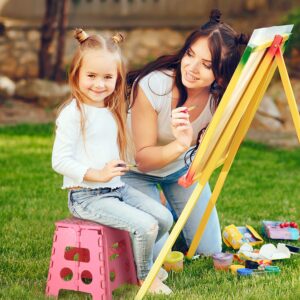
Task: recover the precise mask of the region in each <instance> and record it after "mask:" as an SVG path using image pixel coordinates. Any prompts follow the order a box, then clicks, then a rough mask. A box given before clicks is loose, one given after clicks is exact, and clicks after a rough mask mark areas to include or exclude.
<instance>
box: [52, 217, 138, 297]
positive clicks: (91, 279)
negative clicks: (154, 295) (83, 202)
mask: <svg viewBox="0 0 300 300" xmlns="http://www.w3.org/2000/svg"><path fill="white" fill-rule="evenodd" d="M55 226H56V229H55V233H54V238H53V246H52V254H51V260H50V267H49V272H48V280H47V286H46V295H48V296H55V297H58V293H59V290H61V289H64V290H73V291H80V292H85V293H90V294H92V296H93V299H94V300H96V299H97V300H111V299H112V291H113V290H114V289H116V288H117V287H119V286H120V285H121V284H123V283H131V284H136V283H137V278H136V271H135V265H134V260H133V255H132V248H131V241H130V237H129V234H128V232H127V231H123V230H118V229H114V228H110V227H107V226H104V225H101V224H98V223H95V222H91V221H85V220H81V219H77V218H71V219H65V220H62V221H58V222H56V223H55Z"/></svg>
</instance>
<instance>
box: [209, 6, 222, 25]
mask: <svg viewBox="0 0 300 300" xmlns="http://www.w3.org/2000/svg"><path fill="white" fill-rule="evenodd" d="M221 15H222V14H221V12H220V11H219V10H218V9H213V10H212V11H211V12H210V16H209V21H210V22H215V23H220V20H221Z"/></svg>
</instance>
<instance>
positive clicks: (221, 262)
mask: <svg viewBox="0 0 300 300" xmlns="http://www.w3.org/2000/svg"><path fill="white" fill-rule="evenodd" d="M212 258H213V262H214V267H215V269H216V270H228V268H229V267H230V265H231V264H232V260H233V254H232V253H222V252H221V253H215V254H214V255H213V256H212Z"/></svg>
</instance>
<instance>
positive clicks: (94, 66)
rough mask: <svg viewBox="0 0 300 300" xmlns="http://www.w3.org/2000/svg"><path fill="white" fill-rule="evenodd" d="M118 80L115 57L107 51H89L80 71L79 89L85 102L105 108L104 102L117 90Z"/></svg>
mask: <svg viewBox="0 0 300 300" xmlns="http://www.w3.org/2000/svg"><path fill="white" fill-rule="evenodd" d="M117 78H118V70H117V64H116V60H115V57H114V55H112V54H111V53H109V52H107V51H105V50H99V49H98V50H89V51H87V52H86V53H85V55H84V57H83V59H82V65H81V68H80V71H79V84H78V85H79V89H80V91H81V92H82V93H83V94H84V95H85V96H86V99H85V102H86V103H87V104H89V105H93V106H96V107H103V106H104V100H105V99H106V98H107V97H109V96H110V95H111V94H112V93H113V92H114V90H115V87H116V82H117Z"/></svg>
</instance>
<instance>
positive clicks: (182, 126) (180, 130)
mask: <svg viewBox="0 0 300 300" xmlns="http://www.w3.org/2000/svg"><path fill="white" fill-rule="evenodd" d="M171 122H172V123H171V125H172V132H173V135H174V137H175V138H176V141H177V142H178V144H179V145H180V146H182V147H183V152H184V151H186V150H188V148H189V147H190V146H191V144H192V139H193V128H192V125H191V123H190V120H189V113H188V110H187V108H186V107H184V106H183V107H177V108H175V109H173V110H172V121H171Z"/></svg>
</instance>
